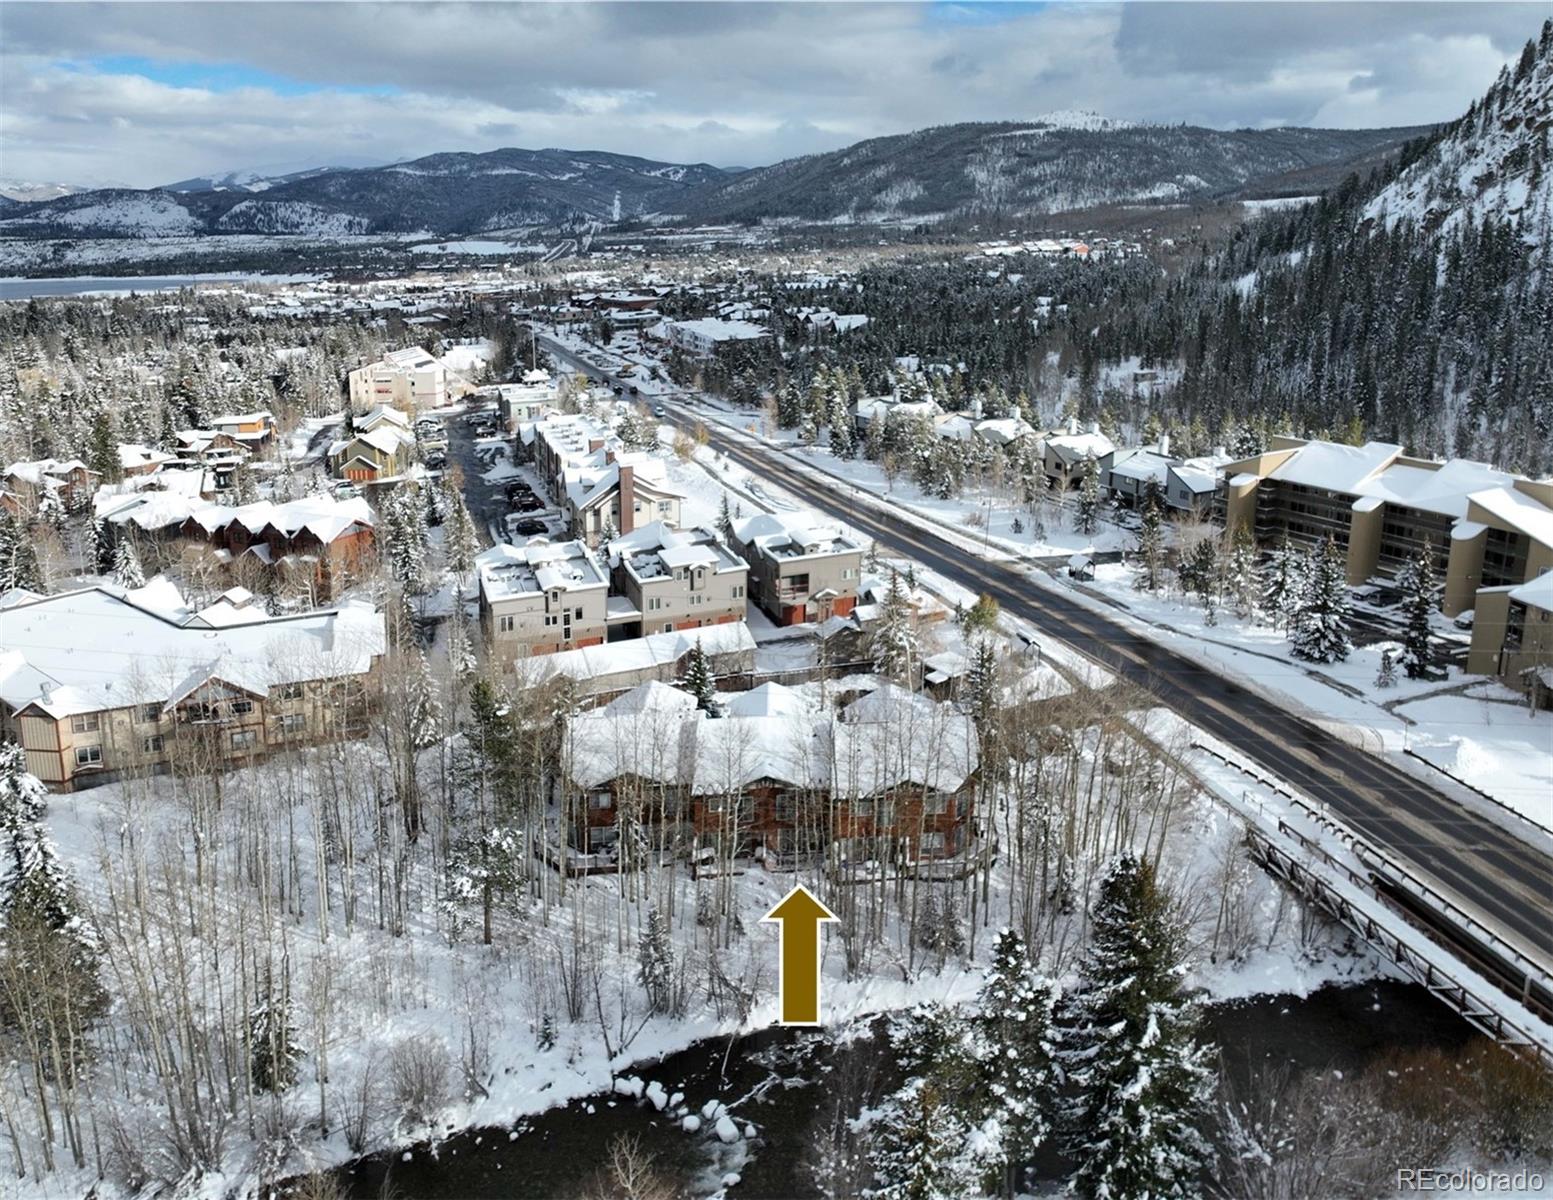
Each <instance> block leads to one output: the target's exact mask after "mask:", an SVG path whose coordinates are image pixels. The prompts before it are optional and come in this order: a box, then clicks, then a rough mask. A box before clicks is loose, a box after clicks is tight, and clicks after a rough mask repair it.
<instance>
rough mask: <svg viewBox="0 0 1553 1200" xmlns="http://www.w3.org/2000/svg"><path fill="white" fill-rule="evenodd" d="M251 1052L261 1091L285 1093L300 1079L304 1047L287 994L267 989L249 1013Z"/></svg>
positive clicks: (253, 1073)
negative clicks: (294, 1026)
mask: <svg viewBox="0 0 1553 1200" xmlns="http://www.w3.org/2000/svg"><path fill="white" fill-rule="evenodd" d="M248 1053H249V1066H250V1075H251V1076H252V1079H253V1086H254V1087H256V1088H258V1089H259V1090H260V1091H261V1092H283V1091H285V1090H286V1089H287V1088H289V1087H290V1086H291V1085H292V1084H293V1083H295V1082H296V1080H297V1062H298V1060H299V1059H300V1058H301V1057H302V1048H301V1047H300V1046H298V1045H297V1040H296V1031H295V1030H294V1029H293V1028H292V1026H291V1014H290V1012H289V1006H288V1005H287V1003H286V998H285V995H284V994H282V995H280V996H276V995H275V993H274V991H273V988H266V990H265V992H264V994H263V995H262V996H261V997H260V998H259V1002H258V1003H257V1004H255V1005H254V1007H253V1010H252V1011H251V1012H249V1014H248Z"/></svg>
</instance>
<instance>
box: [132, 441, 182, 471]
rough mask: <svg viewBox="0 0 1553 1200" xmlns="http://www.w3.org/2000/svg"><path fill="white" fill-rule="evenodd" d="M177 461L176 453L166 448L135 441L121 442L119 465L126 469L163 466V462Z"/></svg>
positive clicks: (134, 469) (133, 469)
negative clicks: (143, 444)
mask: <svg viewBox="0 0 1553 1200" xmlns="http://www.w3.org/2000/svg"><path fill="white" fill-rule="evenodd" d="M177 461H178V456H177V455H176V454H169V453H167V451H165V450H156V449H153V448H152V447H150V446H141V445H138V444H137V443H135V442H120V443H119V466H120V467H121V468H122V469H123V470H125V471H136V470H139V469H140V468H142V467H150V466H161V465H162V464H163V463H170V462H177Z"/></svg>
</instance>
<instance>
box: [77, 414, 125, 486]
mask: <svg viewBox="0 0 1553 1200" xmlns="http://www.w3.org/2000/svg"><path fill="white" fill-rule="evenodd" d="M86 465H87V466H88V467H90V468H91V469H92V470H93V471H96V472H97V474H98V475H100V476H102V481H103V482H104V483H117V482H118V481H119V480H120V479H122V478H123V477H124V470H123V466H122V464H121V463H120V462H119V444H118V440H117V439H116V438H115V437H114V436H113V415H112V413H111V412H110V411H109V410H108V409H106V408H104V409H101V410H100V411H99V412H98V413H97V416H96V417H94V418H93V419H92V430H91V433H90V434H89V435H88V439H87V444H86Z"/></svg>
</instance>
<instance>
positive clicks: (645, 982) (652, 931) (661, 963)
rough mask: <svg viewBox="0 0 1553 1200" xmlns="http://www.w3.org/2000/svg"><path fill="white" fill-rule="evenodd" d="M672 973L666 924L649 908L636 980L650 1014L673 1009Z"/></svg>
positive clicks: (671, 948) (671, 958)
mask: <svg viewBox="0 0 1553 1200" xmlns="http://www.w3.org/2000/svg"><path fill="white" fill-rule="evenodd" d="M674 973H675V971H674V943H673V940H672V939H671V937H670V935H669V923H668V921H666V920H665V919H664V916H663V913H662V912H660V911H659V910H658V909H657V908H656V907H654V908H650V909H648V910H647V928H646V930H644V931H643V933H642V939H641V944H640V945H639V946H638V947H637V955H636V980H637V982H638V983H640V984H641V985H642V989H643V990H644V991H645V992H646V993H647V1008H648V1011H649V1012H653V1013H667V1012H670V1011H672V1009H673V1008H674Z"/></svg>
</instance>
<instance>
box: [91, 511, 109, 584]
mask: <svg viewBox="0 0 1553 1200" xmlns="http://www.w3.org/2000/svg"><path fill="white" fill-rule="evenodd" d="M87 528H88V529H89V530H90V531H91V532H90V535H89V538H90V540H89V541H88V543H87V561H88V562H89V563H90V565H91V568H92V571H93V572H94V573H95V574H98V575H107V574H108V573H109V572H111V571H112V570H113V541H112V539H111V538H109V536H108V526H107V524H106V523H105V522H104V521H101V520H93V521H91V522H89V523H88V525H87Z"/></svg>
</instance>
